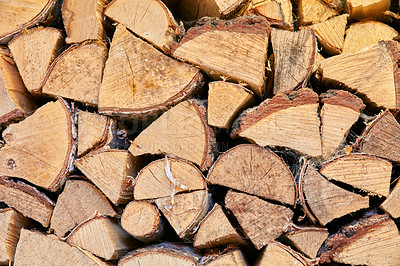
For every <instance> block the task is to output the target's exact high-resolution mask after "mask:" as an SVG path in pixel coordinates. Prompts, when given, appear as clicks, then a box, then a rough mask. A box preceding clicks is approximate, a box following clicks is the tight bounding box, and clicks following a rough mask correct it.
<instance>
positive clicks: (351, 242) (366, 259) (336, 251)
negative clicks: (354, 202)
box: [318, 214, 400, 265]
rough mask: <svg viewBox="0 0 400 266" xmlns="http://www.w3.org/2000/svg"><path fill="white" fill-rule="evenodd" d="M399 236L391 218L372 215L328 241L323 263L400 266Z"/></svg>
mask: <svg viewBox="0 0 400 266" xmlns="http://www.w3.org/2000/svg"><path fill="white" fill-rule="evenodd" d="M399 248H400V236H399V231H398V229H397V226H396V224H395V223H394V222H393V220H392V219H390V218H389V216H388V215H376V214H375V215H371V216H370V217H367V218H362V219H360V220H358V221H356V222H353V223H351V224H349V225H346V226H344V227H342V229H340V231H339V232H337V233H335V234H333V235H331V236H329V237H328V239H327V240H326V241H325V243H324V245H323V247H322V250H320V252H319V254H318V255H319V256H320V257H321V263H325V262H329V261H331V260H333V261H335V262H338V263H346V264H352V265H354V264H357V265H361V264H363V265H399V263H400V253H399V252H398V249H399Z"/></svg>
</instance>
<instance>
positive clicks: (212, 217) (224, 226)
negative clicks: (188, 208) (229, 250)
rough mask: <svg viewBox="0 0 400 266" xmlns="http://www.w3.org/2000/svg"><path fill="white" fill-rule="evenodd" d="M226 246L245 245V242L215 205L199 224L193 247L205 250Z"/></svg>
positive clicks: (219, 207) (219, 206) (218, 206)
mask: <svg viewBox="0 0 400 266" xmlns="http://www.w3.org/2000/svg"><path fill="white" fill-rule="evenodd" d="M228 244H235V245H246V241H245V240H244V239H243V238H242V237H241V236H240V235H239V234H238V233H237V232H236V230H235V228H233V226H232V225H231V223H230V222H229V220H228V218H227V217H226V215H225V213H224V211H223V210H222V207H221V205H218V204H215V205H214V208H213V209H212V210H211V211H210V212H209V213H208V214H207V215H206V217H204V219H203V221H202V222H201V223H200V225H199V229H198V230H197V233H196V235H195V236H194V239H193V246H194V248H196V249H205V248H212V247H216V246H222V245H228Z"/></svg>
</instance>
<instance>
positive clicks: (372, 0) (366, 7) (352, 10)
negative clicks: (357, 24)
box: [347, 0, 390, 21]
mask: <svg viewBox="0 0 400 266" xmlns="http://www.w3.org/2000/svg"><path fill="white" fill-rule="evenodd" d="M347 5H348V9H349V14H350V17H349V19H350V20H352V21H354V20H358V21H359V20H362V19H372V20H377V19H382V18H383V13H384V12H385V11H387V10H389V7H390V0H348V1H347Z"/></svg>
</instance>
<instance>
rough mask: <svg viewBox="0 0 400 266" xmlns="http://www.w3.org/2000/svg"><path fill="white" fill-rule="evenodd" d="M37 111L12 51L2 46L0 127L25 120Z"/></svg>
mask: <svg viewBox="0 0 400 266" xmlns="http://www.w3.org/2000/svg"><path fill="white" fill-rule="evenodd" d="M35 109H36V105H35V103H34V99H33V97H32V95H31V94H30V93H29V92H28V91H27V90H26V88H25V86H24V83H23V81H22V78H21V76H20V75H19V73H18V69H17V67H16V65H15V62H14V60H13V59H12V56H11V54H10V51H9V50H8V49H7V48H5V47H2V46H0V125H1V124H7V123H9V122H13V121H15V120H19V119H22V118H25V117H27V116H28V115H30V114H31V113H32V112H33V111H34V110H35Z"/></svg>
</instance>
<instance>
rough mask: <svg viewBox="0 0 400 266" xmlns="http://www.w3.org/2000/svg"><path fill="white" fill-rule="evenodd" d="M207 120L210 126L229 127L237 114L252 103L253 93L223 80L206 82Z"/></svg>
mask: <svg viewBox="0 0 400 266" xmlns="http://www.w3.org/2000/svg"><path fill="white" fill-rule="evenodd" d="M208 88H209V89H208V103H207V121H208V124H209V125H210V126H215V127H219V128H226V129H228V128H230V127H231V125H232V122H233V120H234V119H235V118H236V117H237V115H238V114H239V113H240V112H241V111H243V110H244V109H246V108H247V107H249V106H250V105H252V104H253V103H254V100H255V99H254V93H253V92H252V91H251V90H249V89H246V88H245V87H243V86H241V85H239V84H234V83H230V82H225V81H214V82H210V83H208Z"/></svg>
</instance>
